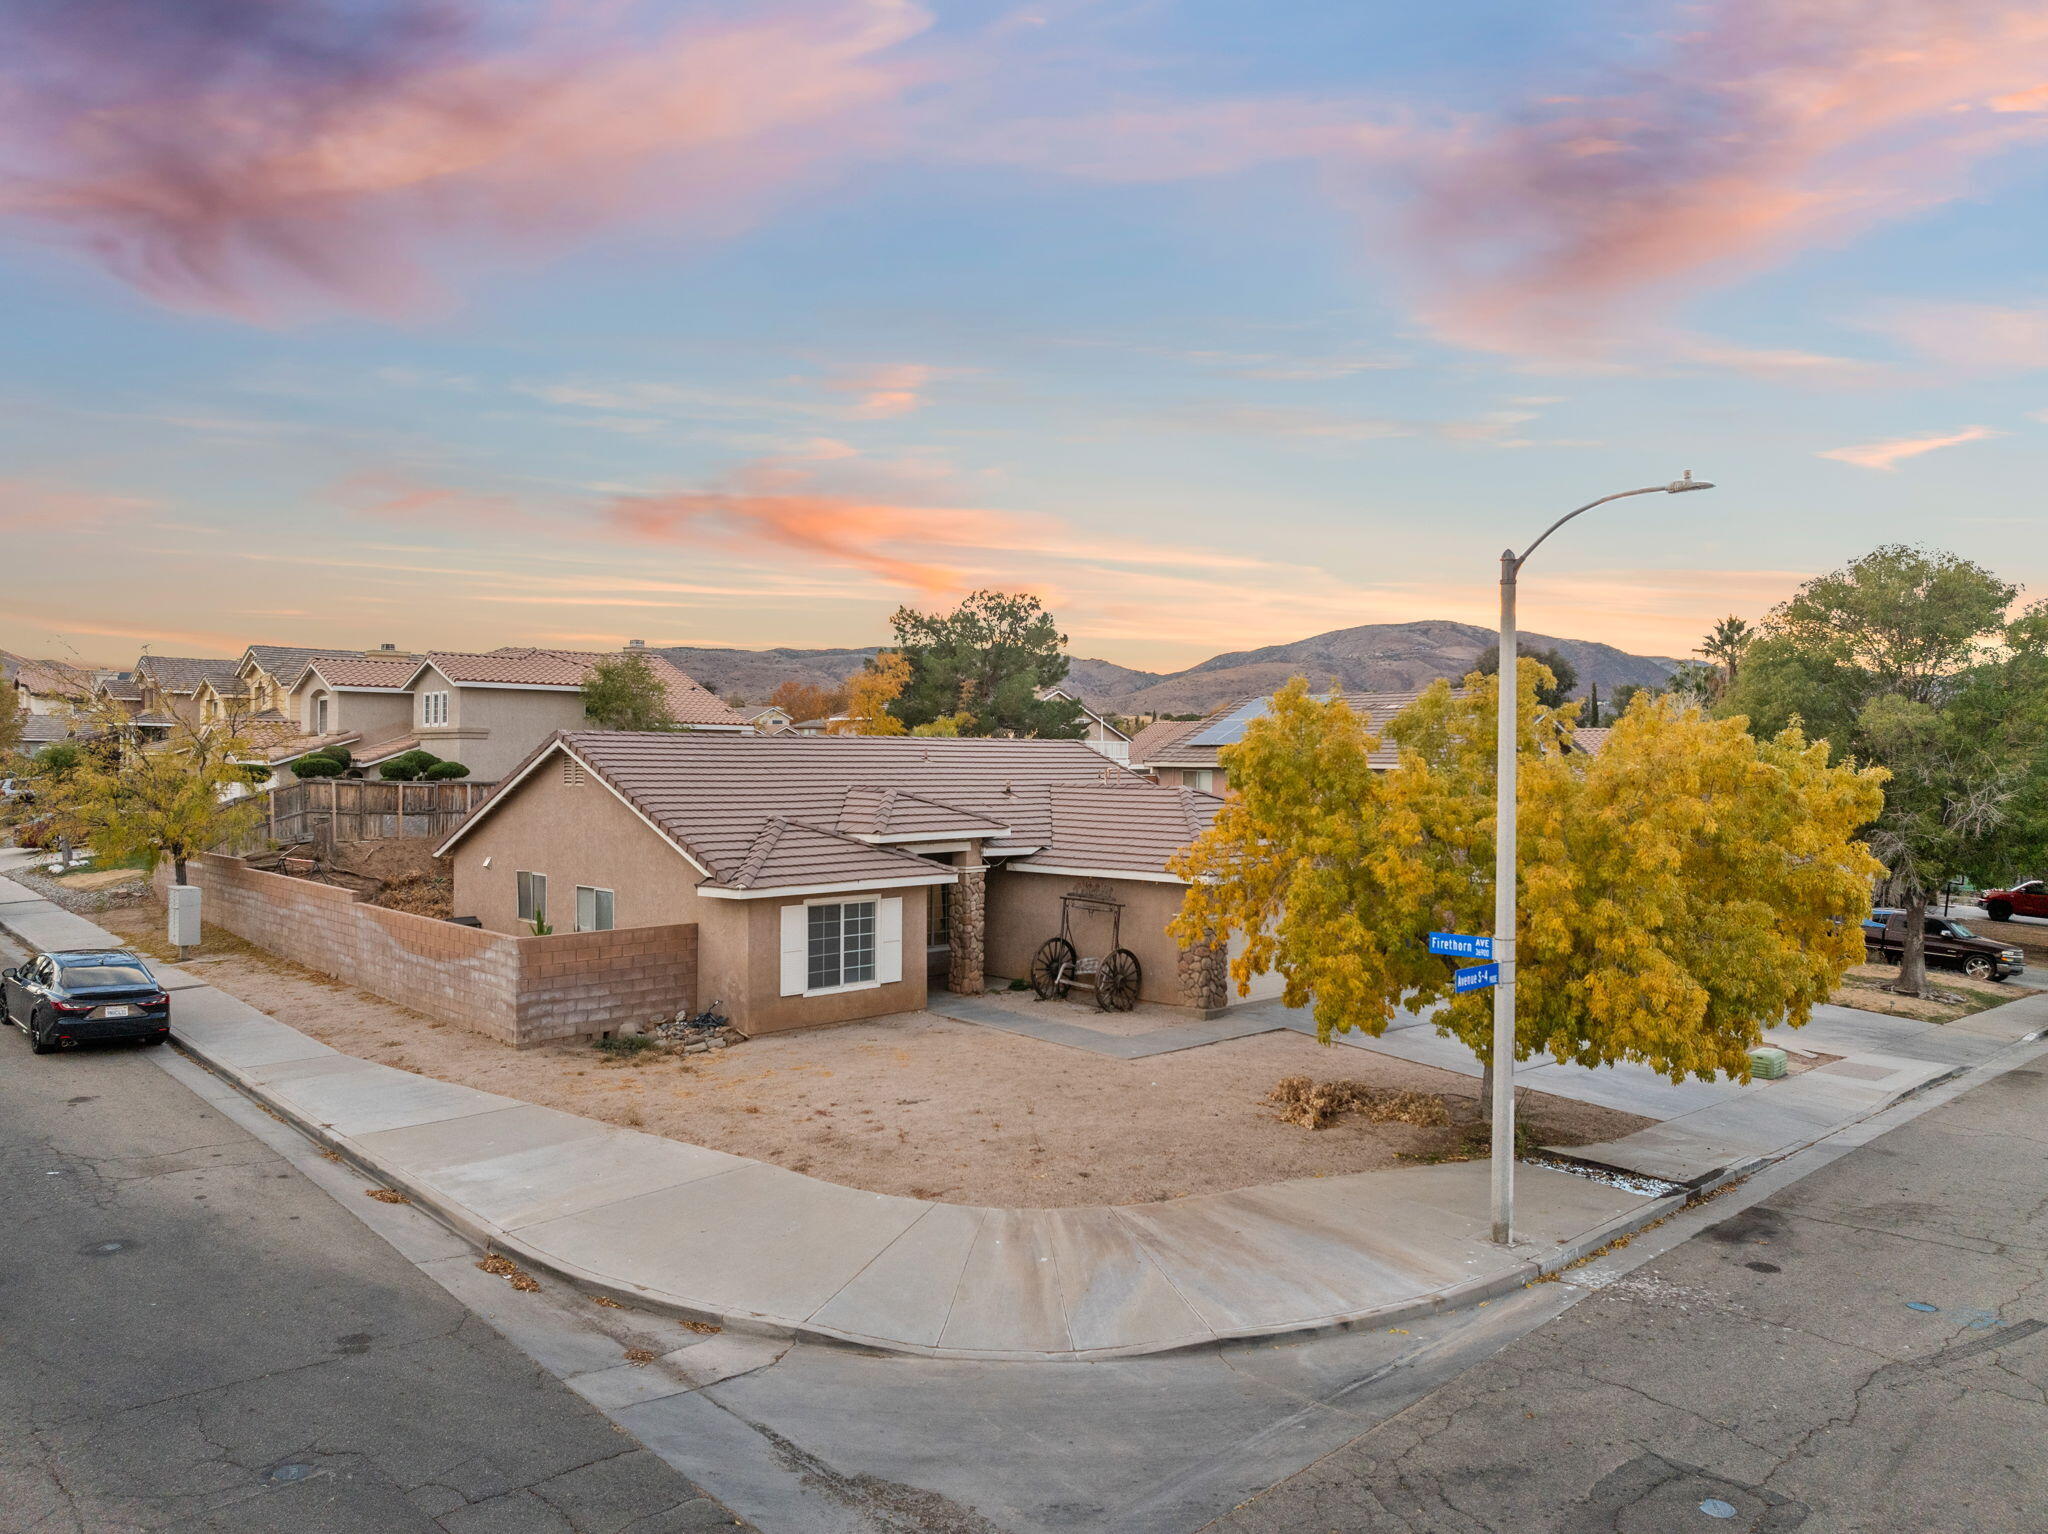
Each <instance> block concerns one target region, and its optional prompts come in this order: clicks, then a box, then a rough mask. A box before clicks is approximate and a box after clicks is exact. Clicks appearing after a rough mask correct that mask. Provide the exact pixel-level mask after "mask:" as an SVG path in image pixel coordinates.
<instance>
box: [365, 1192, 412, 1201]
mask: <svg viewBox="0 0 2048 1534" xmlns="http://www.w3.org/2000/svg"><path fill="white" fill-rule="evenodd" d="M363 1191H364V1192H365V1193H367V1194H369V1195H370V1197H371V1198H373V1199H375V1200H376V1201H377V1202H378V1203H380V1204H410V1203H411V1202H412V1200H411V1199H409V1198H407V1197H406V1196H405V1195H404V1194H403V1193H400V1192H399V1191H398V1190H397V1189H396V1188H365V1189H363Z"/></svg>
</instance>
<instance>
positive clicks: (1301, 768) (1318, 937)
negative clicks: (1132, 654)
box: [1173, 660, 1884, 1081]
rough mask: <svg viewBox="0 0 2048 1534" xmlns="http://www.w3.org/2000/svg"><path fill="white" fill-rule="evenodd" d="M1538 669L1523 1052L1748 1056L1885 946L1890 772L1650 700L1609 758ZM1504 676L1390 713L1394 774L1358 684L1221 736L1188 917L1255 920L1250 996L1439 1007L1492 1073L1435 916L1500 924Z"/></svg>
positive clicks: (1206, 933) (1525, 840) (1438, 1019)
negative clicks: (1874, 827) (1496, 842)
mask: <svg viewBox="0 0 2048 1534" xmlns="http://www.w3.org/2000/svg"><path fill="white" fill-rule="evenodd" d="M1518 669H1519V674H1520V682H1521V690H1522V717H1523V718H1524V719H1525V720H1527V721H1529V722H1528V724H1527V725H1526V726H1525V728H1524V731H1523V738H1522V745H1521V761H1520V829H1521V859H1520V863H1521V869H1520V871H1521V885H1520V893H1519V902H1520V932H1519V937H1520V940H1521V946H1520V952H1519V958H1520V968H1519V976H1518V980H1519V984H1518V995H1517V1000H1516V1025H1517V1032H1516V1056H1517V1058H1528V1057H1530V1056H1533V1055H1537V1054H1547V1055H1549V1056H1550V1057H1551V1058H1553V1059H1556V1060H1560V1061H1571V1062H1575V1063H1577V1064H1580V1065H1602V1064H1611V1063H1614V1062H1617V1061H1623V1060H1627V1061H1634V1062H1637V1063H1640V1064H1644V1065H1648V1066H1650V1067H1652V1068H1653V1069H1656V1070H1658V1071H1661V1072H1663V1073H1664V1074H1665V1075H1667V1076H1669V1077H1670V1078H1671V1079H1672V1080H1674V1081H1677V1080H1681V1079H1683V1078H1684V1077H1685V1076H1687V1075H1696V1076H1701V1077H1711V1076H1713V1075H1714V1074H1715V1073H1716V1072H1726V1073H1729V1074H1732V1075H1736V1076H1746V1074H1747V1072H1748V1069H1749V1058H1748V1054H1747V1051H1748V1050H1749V1049H1751V1048H1752V1047H1754V1046H1755V1045H1756V1044H1757V1043H1758V1042H1759V1040H1760V1038H1761V1035H1762V1032H1763V1030H1764V1029H1765V1028H1767V1027H1771V1026H1774V1025H1779V1024H1784V1025H1789V1026H1797V1025H1799V1024H1801V1023H1804V1022H1805V1021H1806V1020H1807V1018H1808V1017H1809V1016H1810V1015H1811V1013H1812V1009H1813V1006H1814V1004H1815V1003H1816V1002H1819V1001H1823V1000H1825V999H1826V997H1827V994H1828V992H1829V990H1831V989H1832V988H1833V987H1834V985H1835V984H1836V983H1837V982H1838V981H1839V980H1840V979H1841V976H1842V974H1843V972H1844V971H1845V970H1846V969H1848V967H1849V966H1850V965H1852V964H1855V963H1859V962H1861V960H1862V957H1863V934H1862V930H1861V926H1860V923H1861V921H1862V919H1863V917H1864V916H1865V915H1867V914H1868V912H1869V908H1870V888H1871V881H1872V879H1873V878H1875V877H1877V876H1879V874H1880V873H1881V872H1882V870H1881V868H1880V865H1879V864H1878V863H1877V861H1876V860H1875V859H1874V858H1872V857H1871V855H1870V854H1869V852H1868V851H1867V850H1866V849H1865V848H1864V847H1863V845H1862V844H1861V843H1860V842H1858V841H1857V840H1856V833H1857V831H1858V829H1859V827H1862V826H1864V825H1866V824H1867V823H1868V822H1869V821H1870V820H1871V818H1872V817H1873V816H1874V815H1875V814H1876V812H1877V808H1878V806H1879V804H1880V803H1881V801H1882V797H1883V791H1882V788H1881V785H1882V783H1883V781H1884V775H1883V773H1882V772H1880V771H1876V770H1860V771H1859V770H1857V769H1856V768H1854V767H1850V766H1843V765H1831V764H1830V763H1829V761H1828V748H1827V746H1826V745H1825V744H1822V743H1810V742H1808V741H1807V740H1805V739H1804V738H1803V737H1802V736H1801V735H1800V734H1799V733H1798V732H1797V731H1796V730H1787V731H1785V732H1783V733H1782V734H1779V735H1777V736H1776V737H1774V738H1772V739H1769V740H1761V741H1760V740H1756V739H1754V738H1752V737H1751V736H1750V735H1749V734H1748V733H1747V731H1746V730H1745V728H1744V725H1743V721H1741V720H1711V719H1708V718H1706V717H1704V716H1703V715H1702V714H1701V713H1700V711H1699V710H1698V709H1696V708H1693V707H1689V706H1687V705H1685V704H1683V703H1682V702H1681V701H1679V700H1676V699H1670V698H1651V697H1648V696H1639V697H1638V698H1637V699H1636V700H1635V701H1634V702H1633V703H1632V704H1631V705H1630V707H1629V710H1628V712H1627V713H1626V714H1624V715H1623V716H1622V718H1621V719H1620V720H1619V721H1617V723H1616V724H1615V726H1614V729H1613V732H1612V734H1611V735H1610V736H1609V737H1608V739H1607V741H1606V744H1605V746H1604V748H1603V749H1601V750H1600V751H1599V752H1598V754H1588V753H1586V752H1583V751H1579V750H1576V749H1574V748H1573V747H1572V744H1571V739H1572V728H1573V723H1574V720H1575V718H1576V705H1565V706H1563V707H1560V708H1555V709H1546V708H1539V707H1538V706H1537V705H1536V691H1537V688H1538V686H1539V685H1541V684H1543V683H1547V681H1548V676H1547V673H1545V672H1544V671H1543V668H1541V667H1540V666H1538V665H1537V664H1536V663H1535V662H1533V661H1529V660H1524V661H1522V662H1521V664H1520V666H1519V668H1518ZM1495 695H1496V682H1495V679H1493V678H1491V677H1481V676H1477V675H1474V676H1471V677H1468V678H1466V680H1465V690H1464V691H1463V692H1462V693H1454V692H1453V691H1452V689H1451V687H1450V685H1449V684H1448V683H1445V682H1439V683H1437V684H1436V685H1434V686H1433V687H1431V688H1430V689H1429V690H1428V691H1427V692H1425V693H1424V694H1423V695H1422V697H1421V698H1420V699H1419V700H1418V701H1417V702H1416V703H1415V704H1414V705H1413V706H1411V707H1410V708H1409V709H1407V710H1406V711H1404V712H1403V713H1402V714H1401V715H1400V716H1399V717H1397V718H1396V719H1395V720H1394V721H1393V722H1392V723H1391V724H1390V725H1389V726H1388V727H1387V740H1386V742H1385V743H1386V744H1390V745H1394V746H1397V747H1398V748H1399V765H1398V766H1397V767H1395V768H1393V769H1392V770H1381V771H1376V770H1374V768H1373V767H1372V766H1371V765H1370V761H1369V757H1370V755H1371V753H1372V752H1373V751H1374V750H1375V749H1376V748H1377V747H1379V746H1381V745H1382V742H1381V741H1379V740H1378V739H1376V738H1375V737H1374V736H1373V734H1372V733H1371V732H1370V731H1369V730H1368V729H1367V728H1366V726H1365V725H1364V724H1363V722H1361V721H1360V720H1359V719H1358V717H1357V716H1356V715H1354V714H1353V713H1352V712H1351V711H1350V710H1349V709H1348V708H1346V707H1345V705H1344V704H1343V702H1342V700H1341V699H1335V698H1333V699H1331V700H1329V701H1322V700H1319V699H1317V698H1315V697H1312V696H1311V695H1310V694H1309V692H1308V689H1307V686H1306V685H1305V684H1304V683H1302V682H1301V681H1299V680H1296V681H1295V682H1292V683H1290V684H1289V685H1288V686H1287V687H1286V688H1285V689H1283V690H1282V691H1281V692H1280V694H1279V695H1278V696H1277V697H1276V698H1275V699H1274V701H1273V707H1272V710H1271V712H1270V713H1269V714H1268V715H1267V716H1266V717H1264V718H1262V719H1259V720H1257V721H1255V722H1254V723H1253V724H1252V725H1251V727H1250V728H1249V729H1247V730H1246V732H1245V737H1244V740H1243V742H1242V743H1240V744H1239V745H1236V746H1234V747H1230V748H1228V749H1226V751H1225V752H1224V754H1223V765H1224V766H1225V767H1226V768H1227V769H1228V771H1229V773H1230V784H1231V790H1232V794H1231V797H1230V799H1229V800H1228V801H1227V802H1226V803H1225V805H1224V807H1223V809H1222V811H1221V812H1220V813H1219V814H1218V815H1217V817H1216V820H1215V822H1214V824H1213V825H1212V826H1211V828H1210V829H1209V830H1208V831H1207V832H1205V833H1204V834H1203V835H1202V836H1201V837H1200V838H1199V839H1198V840H1196V841H1195V843H1194V844H1193V845H1192V846H1190V847H1189V848H1188V849H1187V850H1186V851H1185V852H1184V853H1183V854H1182V855H1181V857H1180V858H1179V859H1178V860H1177V862H1176V863H1175V865H1174V867H1175V871H1176V872H1178V873H1180V874H1181V875H1182V876H1183V877H1185V878H1187V879H1188V880H1189V881H1190V888H1189V891H1188V894H1187V898H1186V901H1185V903H1184V905H1183V907H1182V910H1181V914H1180V916H1179V917H1178V919H1177V920H1176V921H1175V923H1174V929H1173V930H1174V934H1175V936H1176V938H1178V940H1179V941H1181V942H1182V943H1196V942H1219V941H1222V940H1224V939H1225V938H1226V937H1227V936H1228V935H1230V934H1239V935H1241V936H1242V938H1243V939H1244V941H1243V944H1242V947H1241V950H1240V952H1239V953H1238V955H1237V956H1236V957H1235V958H1234V959H1233V960H1232V962H1231V970H1232V978H1233V979H1235V980H1236V981H1237V983H1238V985H1239V987H1240V992H1241V993H1242V991H1243V989H1244V988H1245V987H1246V986H1247V985H1248V983H1249V981H1250V979H1251V977H1252V976H1253V975H1254V974H1259V973H1264V972H1267V971H1277V972H1278V973H1279V974H1280V975H1281V976H1283V977H1284V979H1285V981H1286V1000H1287V1003H1288V1004H1289V1005H1290V1006H1310V1005H1312V1006H1313V1007H1314V1009H1315V1018H1316V1023H1317V1026H1318V1031H1319V1032H1320V1033H1321V1035H1322V1036H1323V1037H1324V1038H1325V1039H1327V1038H1328V1037H1329V1036H1330V1034H1331V1033H1332V1032H1340V1031H1345V1030H1348V1029H1352V1028H1360V1029H1363V1030H1365V1031H1366V1032H1368V1033H1373V1034H1378V1033H1380V1032H1382V1031H1383V1030H1384V1029H1385V1028H1386V1027H1387V1025H1388V1024H1389V1023H1390V1022H1391V1021H1392V1020H1393V1019H1394V1017H1395V1016H1396V1015H1397V1014H1398V1013H1400V1012H1402V1011H1404V1010H1408V1011H1426V1010H1431V1009H1434V1015H1433V1017H1432V1021H1433V1022H1434V1023H1435V1024H1436V1026H1437V1027H1438V1029H1439V1030H1440V1031H1441V1032H1444V1033H1447V1034H1451V1035H1454V1036H1456V1037H1457V1038H1459V1039H1461V1040H1463V1041H1464V1042H1465V1043H1466V1044H1467V1045H1468V1046H1469V1047H1471V1048H1472V1050H1473V1051H1474V1053H1475V1054H1477V1055H1478V1056H1479V1058H1480V1059H1481V1060H1482V1061H1483V1062H1486V1063H1487V1064H1488V1067H1489V1069H1490V1066H1491V1062H1490V1055H1491V1044H1492V1003H1491V1000H1490V998H1489V996H1488V994H1487V993H1486V992H1484V991H1479V992H1472V993H1468V994H1467V995H1464V996H1456V995H1454V994H1453V993H1452V989H1451V980H1452V974H1453V970H1454V965H1453V964H1452V962H1451V961H1449V960H1446V959H1443V958H1438V957H1434V956H1432V955H1430V954H1429V953H1428V952H1427V946H1426V936H1427V934H1428V933H1429V932H1430V931H1431V930H1443V931H1454V932H1477V933H1485V932H1488V931H1489V930H1490V929H1491V926H1492V911H1493V835H1494V824H1493V822H1494V804H1493V779H1494V771H1493V756H1494V699H1495Z"/></svg>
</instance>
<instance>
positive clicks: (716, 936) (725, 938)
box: [449, 757, 925, 1034]
mask: <svg viewBox="0 0 2048 1534" xmlns="http://www.w3.org/2000/svg"><path fill="white" fill-rule="evenodd" d="M471 765H474V764H473V763H472V764H471ZM486 858H488V859H489V860H490V865H491V866H490V867H489V868H486V867H484V866H483V865H484V860H485V859H486ZM449 862H450V863H451V864H452V865H453V870H454V872H453V883H454V902H455V903H454V910H455V914H456V915H458V916H474V917H476V918H477V919H478V920H480V921H482V922H483V924H484V926H485V927H486V928H487V929H489V930H491V931H493V932H502V933H507V934H516V933H521V932H524V931H526V930H527V928H526V925H525V923H523V922H521V921H520V920H519V916H518V910H519V897H518V880H517V876H518V874H519V873H520V872H521V871H525V872H528V873H540V874H546V875H547V876H548V918H549V920H550V922H551V923H552V924H553V925H554V926H555V927H556V929H557V930H558V931H567V930H568V928H569V927H570V926H571V925H572V924H573V923H574V921H575V916H576V904H575V902H576V886H577V885H578V884H587V885H592V886H595V887H597V888H600V889H609V890H611V891H612V892H613V906H612V912H613V918H612V919H613V921H614V922H615V923H616V924H617V926H618V927H619V928H620V929H621V930H623V929H627V928H633V927H640V926H648V925H662V924H669V923H677V922H688V923H692V924H694V925H695V926H696V928H697V931H698V943H697V982H698V986H697V989H698V994H699V996H700V997H701V998H702V1003H701V1004H702V1005H705V1006H709V1005H710V1004H711V1003H712V1002H719V1003H722V1004H723V1010H724V1012H725V1014H726V1016H728V1017H730V1018H731V1019H732V1021H733V1023H734V1025H735V1026H736V1027H738V1028H739V1029H741V1030H742V1031H743V1032H746V1033H750V1034H751V1033H768V1032H777V1031H781V1030H784V1029H789V1028H808V1027H814V1026H817V1025H820V1024H825V1023H842V1022H849V1021H852V1020H854V1019H856V1018H863V1017H881V1016H884V1015H886V1014H888V1013H891V1012H904V1011H913V1010H915V1009H916V1008H919V1007H922V1006H923V1005H924V1002H925V976H924V965H923V954H924V949H923V933H924V921H925V913H924V891H923V890H921V889H907V890H888V891H879V892H877V893H879V894H889V895H901V896H902V897H903V933H904V953H905V959H904V966H903V968H904V978H903V980H902V981H901V982H898V983H895V984H890V985H881V986H876V987H874V988H872V989H869V990H862V991H842V992H839V993H837V994H835V995H830V996H783V995H782V994H780V993H781V988H782V987H781V980H782V975H781V965H782V938H781V927H780V922H781V916H780V914H779V912H780V910H781V907H783V906H785V905H788V904H791V903H792V901H791V900H776V899H773V898H766V899H760V900H719V899H712V898H707V897H705V896H702V895H699V894H698V893H697V885H698V883H699V882H700V879H701V876H700V875H699V874H698V872H697V870H696V868H695V867H694V866H693V865H692V864H691V863H690V862H689V861H688V860H687V859H685V858H684V857H683V855H682V854H681V853H679V852H677V851H676V850H675V848H674V847H672V846H671V845H670V844H669V843H668V842H667V841H666V840H665V839H663V838H662V837H661V836H660V835H658V834H657V833H656V832H655V831H653V830H652V829H650V828H649V827H648V825H647V824H646V823H645V822H644V821H642V820H641V819H640V818H639V816H637V815H635V814H634V813H633V812H632V811H631V810H630V809H628V808H627V807H626V806H625V805H624V804H622V803H621V802H620V801H619V799H618V798H617V796H616V795H614V794H613V793H612V792H611V790H609V789H608V788H606V787H605V786H604V785H603V784H602V783H600V782H599V781H598V780H597V778H596V776H595V775H593V774H590V773H585V774H584V775H583V782H582V783H581V784H580V785H575V786H572V785H571V784H570V783H569V782H568V781H567V775H566V774H565V773H564V771H563V759H562V758H560V757H556V758H551V759H550V760H548V761H546V762H543V763H542V764H541V765H540V766H539V767H538V768H536V769H535V770H534V771H533V772H532V773H531V774H529V775H528V776H527V778H526V779H525V780H524V781H523V782H521V783H520V784H519V786H518V787H517V788H514V789H512V790H510V791H509V793H508V794H507V795H506V797H505V798H504V799H503V801H502V802H500V803H499V804H497V806H496V807H495V808H493V809H492V810H491V812H490V814H489V816H488V818H486V819H484V820H482V821H479V822H478V824H477V826H476V829H475V830H473V831H471V832H470V833H469V834H468V835H467V836H465V837H463V838H462V840H461V841H459V842H457V843H456V844H455V848H454V851H453V852H451V853H450V854H449ZM799 898H801V897H799ZM850 898H858V897H857V896H855V897H850Z"/></svg>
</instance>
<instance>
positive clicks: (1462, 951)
mask: <svg viewBox="0 0 2048 1534" xmlns="http://www.w3.org/2000/svg"><path fill="white" fill-rule="evenodd" d="M1429 951H1430V952H1431V953H1447V954H1449V955H1450V956H1451V957H1452V958H1454V959H1490V958H1492V957H1493V939H1492V938H1490V937H1471V936H1468V935H1467V934H1465V933H1463V932H1432V933H1430V935H1429Z"/></svg>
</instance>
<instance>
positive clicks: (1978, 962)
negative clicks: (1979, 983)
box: [1963, 954, 1997, 980]
mask: <svg viewBox="0 0 2048 1534" xmlns="http://www.w3.org/2000/svg"><path fill="white" fill-rule="evenodd" d="M1996 968H1997V966H1996V965H1995V964H1993V963H1992V962H1991V961H1990V960H1989V959H1987V958H1985V957H1984V956H1983V955H1982V954H1972V955H1971V956H1970V957H1969V958H1967V959H1965V960H1963V973H1964V974H1966V975H1968V976H1969V977H1970V978H1971V979H1972V980H1989V979H1990V978H1991V972H1992V971H1993V970H1994V969H1996Z"/></svg>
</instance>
